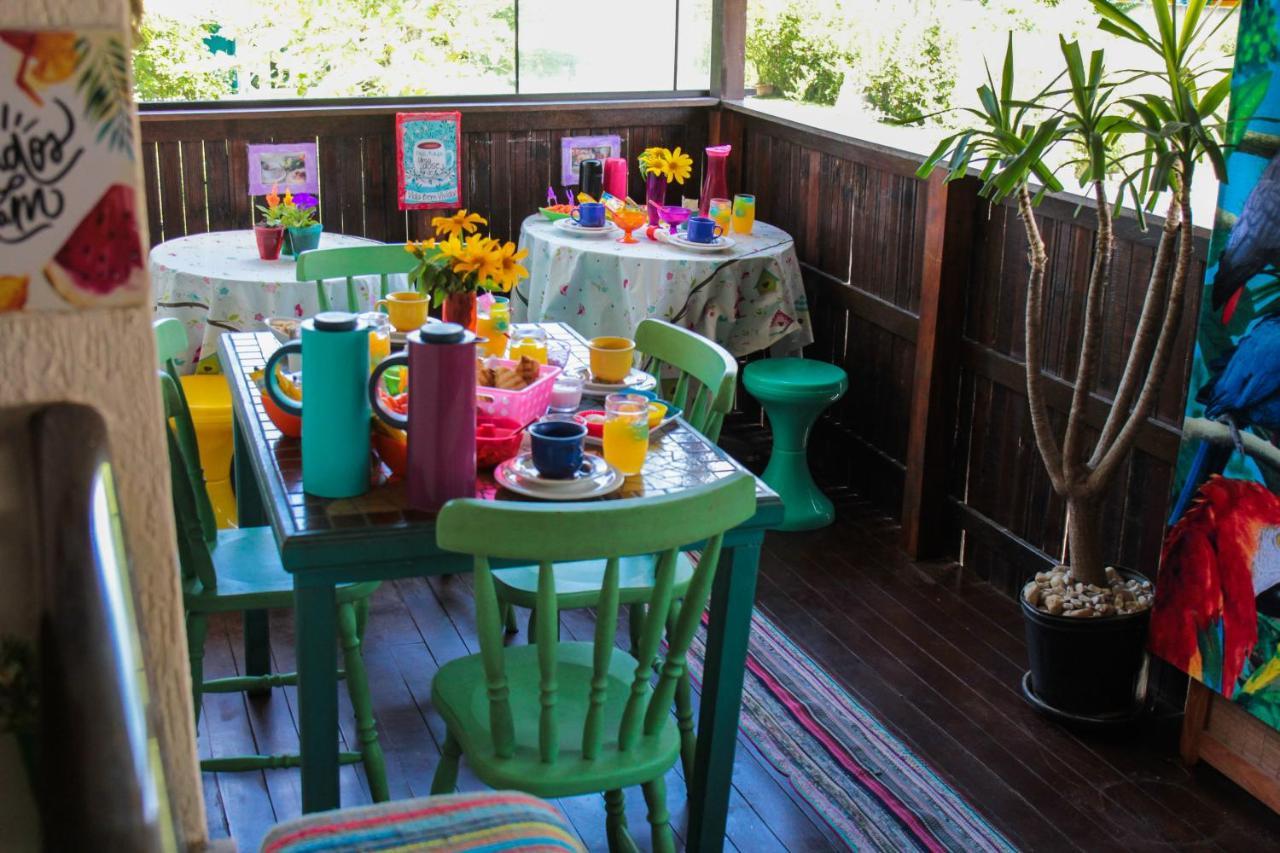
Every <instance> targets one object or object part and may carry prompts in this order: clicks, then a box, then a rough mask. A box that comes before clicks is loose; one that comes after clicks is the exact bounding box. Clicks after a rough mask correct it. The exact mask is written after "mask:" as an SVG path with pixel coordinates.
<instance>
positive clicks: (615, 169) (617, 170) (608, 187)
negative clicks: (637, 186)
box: [604, 157, 627, 199]
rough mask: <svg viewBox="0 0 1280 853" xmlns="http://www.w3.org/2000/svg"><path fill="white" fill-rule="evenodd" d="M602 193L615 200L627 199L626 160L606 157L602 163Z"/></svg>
mask: <svg viewBox="0 0 1280 853" xmlns="http://www.w3.org/2000/svg"><path fill="white" fill-rule="evenodd" d="M604 191H605V192H607V193H610V194H611V195H613V196H614V197H615V198H622V199H625V198H626V197H627V158H626V157H606V158H605V161H604Z"/></svg>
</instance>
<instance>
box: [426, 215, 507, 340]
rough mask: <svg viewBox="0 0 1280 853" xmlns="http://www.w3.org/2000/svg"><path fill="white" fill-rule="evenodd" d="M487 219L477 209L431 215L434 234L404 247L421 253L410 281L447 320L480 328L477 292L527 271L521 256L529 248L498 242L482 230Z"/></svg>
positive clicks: (499, 285)
mask: <svg viewBox="0 0 1280 853" xmlns="http://www.w3.org/2000/svg"><path fill="white" fill-rule="evenodd" d="M488 224H489V222H488V220H486V219H485V218H484V217H482V216H480V214H478V213H468V212H467V211H466V210H459V211H458V212H457V213H455V214H453V215H452V216H437V217H434V218H433V219H432V220H431V227H432V228H433V229H434V230H435V234H436V236H435V237H434V238H432V239H430V240H423V241H422V242H419V243H415V242H413V241H412V240H410V241H409V242H407V243H405V245H404V249H405V251H406V252H409V253H410V254H412V255H413V256H414V257H415V258H417V259H418V265H417V266H416V267H414V268H413V270H412V271H411V272H410V273H409V283H410V284H411V285H413V287H414V288H416V289H417V290H418V291H419V292H421V293H423V294H424V295H426V296H428V297H430V299H431V307H432V308H442V314H443V317H444V319H445V321H446V322H450V323H458V324H460V325H462V326H465V327H466V328H468V329H470V330H471V331H473V332H474V331H475V329H476V292H477V291H479V290H491V291H494V290H500V291H502V292H503V293H508V292H510V290H511V288H513V287H515V285H516V284H517V283H518V282H519V281H520V280H521V279H523V278H526V277H527V276H528V275H529V271H528V270H526V269H525V268H524V267H523V266H521V264H520V262H521V261H522V260H524V258H525V256H526V255H527V254H528V250H527V249H519V250H517V248H516V244H515V243H512V242H510V241H508V242H506V243H502V242H499V241H498V240H495V239H494V238H492V237H482V236H480V234H478V233H477V232H478V230H479V226H481V225H488Z"/></svg>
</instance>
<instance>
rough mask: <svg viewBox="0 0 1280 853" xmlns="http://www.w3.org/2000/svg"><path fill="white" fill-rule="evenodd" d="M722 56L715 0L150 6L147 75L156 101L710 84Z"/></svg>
mask: <svg viewBox="0 0 1280 853" xmlns="http://www.w3.org/2000/svg"><path fill="white" fill-rule="evenodd" d="M624 44H625V45H626V46H627V47H626V49H625V50H623V49H616V48H615V46H617V45H624ZM710 54H711V0H652V2H649V3H646V4H642V5H641V4H635V3H629V2H624V0H596V2H594V3H591V4H587V5H583V6H580V7H578V6H571V5H566V4H565V3H563V2H561V0H466V2H463V0H425V2H424V0H273V2H272V3H270V4H265V5H264V4H263V3H262V2H260V0H148V2H147V4H146V13H145V15H144V17H143V20H142V28H141V37H140V39H139V40H138V42H137V44H136V47H135V50H134V73H135V77H136V87H137V96H138V100H139V101H143V102H147V101H222V100H229V99H235V100H261V99H275V98H279V99H283V98H356V97H403V96H430V95H445V96H449V95H502V94H516V93H571V92H627V91H633V92H638V91H671V90H705V89H707V88H708V85H709V80H710Z"/></svg>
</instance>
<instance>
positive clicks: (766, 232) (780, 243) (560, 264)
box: [511, 216, 813, 356]
mask: <svg viewBox="0 0 1280 853" xmlns="http://www.w3.org/2000/svg"><path fill="white" fill-rule="evenodd" d="M619 233H620V232H619ZM636 236H637V237H638V238H639V239H640V242H639V243H638V244H636V245H624V244H622V243H618V242H617V241H616V240H615V239H613V238H591V237H578V236H575V235H573V234H567V233H564V232H563V231H561V230H560V229H558V228H556V227H555V226H554V224H553V223H550V222H547V221H546V220H545V219H543V218H542V217H541V216H531V217H529V218H528V219H526V220H525V221H524V225H523V226H522V227H521V229H520V246H521V248H524V249H528V250H529V256H528V258H526V260H525V262H524V263H525V266H526V267H527V268H528V270H529V278H528V280H526V281H524V282H522V283H521V284H520V286H519V287H518V288H516V290H515V291H514V293H513V295H512V299H511V308H512V317H513V318H514V319H515V320H517V321H521V322H523V321H535V322H549V321H560V322H563V323H568V324H569V325H571V326H573V328H575V329H577V330H578V332H580V333H581V334H582V335H583V336H585V337H587V338H591V337H594V336H597V335H625V336H628V337H629V336H631V335H632V334H633V333H634V332H635V328H636V326H637V325H638V324H639V322H640V321H641V320H643V319H645V318H646V317H657V318H659V319H663V320H668V321H670V322H672V323H676V324H678V325H681V326H684V327H686V328H689V329H692V330H694V331H696V332H698V333H699V334H701V335H703V336H705V337H708V338H711V339H712V340H714V341H717V342H718V343H720V344H721V345H722V346H723V347H725V348H726V349H727V350H729V352H731V353H733V354H734V355H735V356H742V355H746V354H748V353H751V352H755V351H757V350H762V349H765V348H769V347H774V346H775V345H778V346H777V347H776V349H775V352H777V350H781V351H783V352H788V353H789V352H793V351H797V350H799V349H800V348H801V347H803V346H805V345H807V344H810V343H813V330H812V328H811V327H810V325H809V307H808V304H807V302H806V301H805V295H804V282H803V281H802V279H801V276H800V264H799V262H798V261H797V260H796V252H795V245H794V243H793V242H792V240H791V237H790V236H789V235H788V234H787V233H786V232H785V231H783V230H781V229H780V228H775V227H774V226H772V225H769V224H767V223H764V222H756V224H755V228H754V229H753V233H751V234H750V235H745V236H744V235H742V234H732V235H730V236H731V237H732V239H733V240H734V241H735V243H736V245H734V246H733V247H732V248H731V249H730V250H728V251H726V252H720V253H715V254H694V253H692V252H689V251H686V250H683V249H680V248H677V247H675V246H671V245H667V244H665V243H659V242H654V241H651V240H648V239H646V238H645V236H644V234H643V232H642V231H637V232H636Z"/></svg>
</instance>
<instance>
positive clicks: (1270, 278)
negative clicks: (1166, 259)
mask: <svg viewBox="0 0 1280 853" xmlns="http://www.w3.org/2000/svg"><path fill="white" fill-rule="evenodd" d="M1242 6H1243V8H1242V10H1241V18H1240V30H1239V36H1238V39H1237V50H1236V65H1235V71H1234V74H1233V77H1232V84H1231V109H1230V115H1229V119H1230V124H1229V125H1228V128H1227V141H1228V143H1229V144H1230V146H1231V149H1230V150H1231V153H1230V154H1229V155H1228V159H1227V178H1228V180H1227V181H1226V182H1225V183H1223V184H1222V186H1221V189H1220V191H1219V194H1218V211H1217V219H1216V222H1215V227H1214V231H1213V238H1212V240H1211V241H1210V245H1209V266H1208V268H1207V270H1206V273H1205V287H1204V291H1203V295H1202V299H1201V306H1200V324H1199V329H1198V334H1197V338H1196V351H1195V358H1194V359H1193V363H1192V372H1191V384H1190V388H1189V389H1188V390H1189V393H1188V402H1187V409H1186V421H1185V424H1184V437H1183V442H1182V447H1181V450H1180V454H1179V458H1178V467H1177V476H1176V477H1175V482H1174V489H1173V504H1172V511H1171V512H1170V517H1169V528H1168V532H1167V534H1166V537H1165V541H1164V547H1163V551H1162V554H1161V564H1160V573H1159V576H1158V578H1157V583H1156V598H1155V608H1154V610H1153V611H1152V615H1151V639H1150V646H1151V651H1152V652H1153V653H1155V654H1157V655H1159V656H1160V657H1162V658H1164V659H1165V660H1167V661H1169V662H1170V663H1172V664H1174V665H1176V666H1178V667H1180V668H1182V669H1183V670H1185V671H1186V672H1187V673H1188V674H1189V675H1191V676H1192V677H1194V678H1197V679H1199V680H1200V681H1202V682H1204V684H1205V685H1207V686H1208V687H1210V688H1212V689H1214V690H1215V691H1217V692H1218V693H1221V694H1222V695H1223V696H1225V697H1227V698H1228V699H1231V700H1233V701H1235V702H1236V703H1238V704H1239V705H1240V706H1241V707H1243V708H1245V709H1246V710H1247V711H1249V712H1250V713H1251V714H1253V715H1254V716H1256V717H1258V718H1259V719H1261V720H1262V721H1264V722H1265V723H1267V724H1268V725H1270V726H1272V727H1274V728H1280V0H1245V2H1244V3H1243V4H1242Z"/></svg>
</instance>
